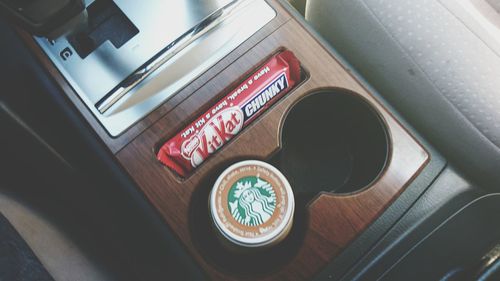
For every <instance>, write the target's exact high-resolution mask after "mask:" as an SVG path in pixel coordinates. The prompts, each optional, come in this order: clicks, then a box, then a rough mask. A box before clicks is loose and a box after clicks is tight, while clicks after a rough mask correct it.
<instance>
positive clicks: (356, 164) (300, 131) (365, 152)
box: [271, 89, 389, 197]
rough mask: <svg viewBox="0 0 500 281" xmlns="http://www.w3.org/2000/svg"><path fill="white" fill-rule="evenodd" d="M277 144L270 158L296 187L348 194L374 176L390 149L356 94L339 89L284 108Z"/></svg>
mask: <svg viewBox="0 0 500 281" xmlns="http://www.w3.org/2000/svg"><path fill="white" fill-rule="evenodd" d="M281 142H282V143H281V150H280V151H279V153H278V154H277V155H276V156H274V157H273V159H272V160H271V162H272V163H273V164H274V165H276V166H277V167H279V169H280V170H281V171H282V172H283V174H285V176H286V177H287V178H288V180H289V181H290V184H291V185H292V188H293V190H294V192H295V193H303V194H309V196H310V197H314V196H315V195H317V194H318V193H320V192H323V191H325V192H331V193H337V194H349V193H354V192H359V191H361V190H362V189H364V188H365V187H367V186H369V185H370V184H371V183H372V182H374V181H375V180H376V179H377V178H378V176H379V175H380V174H381V173H382V171H383V170H384V167H385V164H386V161H387V159H388V154H389V137H388V134H387V131H386V126H385V123H384V121H383V120H382V118H381V117H380V115H379V114H378V113H377V112H376V111H375V109H374V108H373V107H372V106H371V105H370V104H369V103H368V102H367V101H365V100H364V99H363V98H361V97H360V96H359V95H357V94H355V93H353V92H350V91H348V90H343V89H328V90H321V91H317V92H314V93H312V94H309V95H307V96H306V97H304V98H302V99H301V100H299V101H298V102H297V103H296V104H295V105H294V106H292V108H291V109H290V111H289V112H288V114H287V116H286V117H285V119H284V122H283V127H282V131H281Z"/></svg>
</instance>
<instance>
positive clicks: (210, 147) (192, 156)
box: [157, 51, 300, 177]
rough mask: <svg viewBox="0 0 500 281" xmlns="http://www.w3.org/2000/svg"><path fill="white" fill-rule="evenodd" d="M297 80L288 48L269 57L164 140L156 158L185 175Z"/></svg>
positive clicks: (297, 71)
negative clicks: (175, 133) (236, 84)
mask: <svg viewBox="0 0 500 281" xmlns="http://www.w3.org/2000/svg"><path fill="white" fill-rule="evenodd" d="M299 81H300V62H299V61H298V60H297V58H296V57H295V55H294V54H293V53H292V52H291V51H283V52H281V53H279V54H277V55H275V56H273V57H272V58H271V59H269V60H268V61H267V62H266V63H265V64H264V65H263V66H262V67H261V68H259V69H258V70H257V71H256V72H255V73H253V74H252V75H251V76H249V77H248V78H247V79H245V81H243V83H241V84H240V85H239V86H238V87H237V88H236V89H234V90H233V91H231V92H230V93H229V94H228V95H227V96H225V97H224V98H223V99H221V100H220V101H219V102H217V103H216V104H215V105H214V106H212V107H211V108H210V109H209V110H208V111H207V112H205V114H203V115H201V116H200V117H198V118H197V119H196V120H194V121H193V122H192V123H191V124H190V125H189V126H187V127H186V128H184V129H183V130H182V131H181V132H179V133H178V134H177V135H176V136H174V137H173V138H171V139H170V140H169V141H167V142H166V143H165V144H164V145H163V146H162V147H161V148H160V151H159V152H158V154H157V157H158V160H160V162H162V163H163V164H165V165H166V166H167V167H169V168H171V169H172V170H174V171H175V172H177V173H178V174H179V175H180V176H183V177H185V176H186V175H187V174H189V173H190V172H191V171H192V170H194V169H195V168H196V167H198V166H199V165H200V164H201V163H203V162H204V161H205V160H206V159H207V158H208V157H209V156H210V155H212V154H214V153H215V152H216V151H217V150H219V149H220V148H221V147H222V146H223V145H224V144H226V143H227V142H228V141H229V140H231V139H232V138H234V137H235V136H236V135H237V134H238V133H239V132H241V131H242V130H243V128H245V127H246V126H248V124H250V123H251V122H252V121H253V120H255V118H257V117H258V116H259V115H261V114H262V113H263V112H264V111H266V110H267V109H268V108H269V107H270V106H271V105H272V104H274V103H275V102H276V101H278V100H279V99H280V98H281V97H282V96H283V95H285V94H286V93H287V92H289V91H290V89H292V88H293V87H294V86H295V85H296V84H297V83H298V82H299Z"/></svg>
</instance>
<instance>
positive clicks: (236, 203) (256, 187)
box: [228, 175, 276, 226]
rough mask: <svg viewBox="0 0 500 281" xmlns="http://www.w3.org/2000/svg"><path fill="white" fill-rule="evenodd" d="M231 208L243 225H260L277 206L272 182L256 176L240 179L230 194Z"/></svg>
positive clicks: (229, 203)
mask: <svg viewBox="0 0 500 281" xmlns="http://www.w3.org/2000/svg"><path fill="white" fill-rule="evenodd" d="M228 205H229V210H230V211H231V215H232V216H233V218H234V219H235V220H236V221H237V222H239V223H240V224H242V225H246V226H259V225H261V224H263V223H265V222H266V221H268V220H269V219H270V218H271V216H272V215H273V213H274V209H275V208H276V194H275V192H274V190H273V187H272V186H271V184H269V183H268V182H267V181H265V180H263V179H261V178H259V176H258V175H257V177H254V176H250V177H245V178H241V179H239V180H238V181H237V182H236V183H235V184H233V186H232V187H231V189H230V190H229V194H228Z"/></svg>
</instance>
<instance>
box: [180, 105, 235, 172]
mask: <svg viewBox="0 0 500 281" xmlns="http://www.w3.org/2000/svg"><path fill="white" fill-rule="evenodd" d="M242 128H243V112H242V111H241V109H240V108H239V107H230V108H227V109H224V110H222V111H220V112H218V113H217V114H215V115H214V116H212V117H211V118H210V120H208V122H207V123H206V124H205V126H203V127H202V128H201V129H200V131H199V132H198V133H197V134H196V135H195V136H194V137H192V138H190V139H189V140H186V141H185V142H184V143H183V144H182V156H183V157H185V158H186V159H188V160H189V159H190V160H191V165H192V166H193V167H197V166H199V165H200V164H201V163H203V161H205V159H207V158H208V156H210V155H211V154H213V153H214V152H215V151H217V150H218V149H219V148H221V147H222V146H223V145H224V144H225V143H227V142H228V141H229V140H230V139H232V138H233V137H234V136H235V135H236V134H238V133H239V132H240V131H241V129H242Z"/></svg>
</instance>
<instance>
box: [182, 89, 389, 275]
mask: <svg viewBox="0 0 500 281" xmlns="http://www.w3.org/2000/svg"><path fill="white" fill-rule="evenodd" d="M281 140H282V141H281V149H280V151H279V152H278V153H277V154H275V155H274V156H273V157H271V158H270V159H264V160H266V161H267V162H269V163H271V164H272V165H274V166H275V167H277V168H279V169H280V170H281V172H282V173H283V174H285V176H286V177H287V179H288V180H289V182H290V184H291V186H292V189H293V192H294V196H295V215H294V222H293V226H292V229H291V231H290V233H289V235H288V236H287V238H285V240H284V241H282V242H281V243H280V244H278V245H276V246H273V247H272V248H265V249H261V250H259V251H255V252H245V253H239V252H235V251H233V250H231V249H228V248H227V247H226V245H224V244H223V243H221V240H220V239H219V238H218V234H217V233H216V231H215V229H214V227H213V225H212V223H211V218H210V215H209V212H208V204H207V198H209V193H210V190H211V188H212V186H213V184H214V182H215V180H216V179H217V177H218V175H220V174H221V173H222V171H223V170H224V169H225V168H226V167H228V166H230V165H231V164H232V163H234V162H238V161H241V160H248V159H233V161H230V162H228V163H224V164H221V166H220V167H218V168H217V169H214V171H213V173H211V175H210V176H209V177H207V178H206V179H205V180H204V181H203V182H201V183H200V185H199V187H198V189H197V190H196V192H194V193H193V197H192V201H191V203H190V205H191V206H192V207H191V208H190V231H191V233H192V235H193V243H194V244H195V246H196V247H197V249H198V250H199V252H200V253H201V255H202V256H204V257H205V258H206V260H207V261H208V262H210V263H211V264H212V265H213V266H216V267H217V268H220V269H221V270H223V271H225V272H226V273H228V274H232V275H234V276H237V277H239V276H246V277H249V278H256V277H260V276H266V275H267V274H269V273H271V272H273V271H276V269H279V268H281V267H282V266H284V265H286V264H287V262H289V261H290V260H291V259H293V257H294V256H296V253H297V252H298V251H299V248H300V246H301V245H302V244H303V242H304V238H305V234H306V232H307V230H308V212H307V206H308V203H309V202H310V200H311V199H312V198H313V197H315V196H316V195H317V194H318V193H319V192H322V191H327V192H333V193H343V194H344V193H352V192H356V191H359V190H361V189H363V188H364V187H366V186H368V185H369V184H370V183H371V182H373V181H374V180H376V179H377V177H378V175H379V174H380V173H381V172H382V171H383V169H384V166H385V163H386V159H387V158H388V151H389V146H388V143H389V142H388V137H387V134H386V130H385V126H384V123H383V121H382V119H381V118H380V117H379V115H378V114H377V113H376V111H375V110H374V109H373V108H372V107H371V106H370V105H369V104H368V102H366V101H364V100H363V99H362V98H361V97H358V95H356V94H353V93H352V92H348V91H346V90H324V91H320V92H316V93H313V94H310V95H308V96H307V97H305V98H303V99H301V100H300V101H299V102H298V103H296V104H295V105H294V106H293V107H292V109H291V110H290V111H289V113H288V115H287V116H286V117H285V120H284V123H283V127H282V130H281ZM207 230H209V231H208V233H207ZM250 264H251V265H252V266H251V267H249V266H248V265H250Z"/></svg>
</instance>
